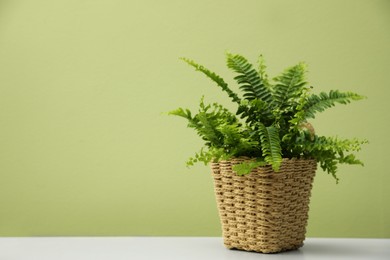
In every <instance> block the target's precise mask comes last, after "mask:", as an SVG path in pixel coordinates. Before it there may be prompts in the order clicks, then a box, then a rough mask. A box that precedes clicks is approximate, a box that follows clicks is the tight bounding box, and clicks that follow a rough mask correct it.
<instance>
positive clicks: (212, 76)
mask: <svg viewBox="0 0 390 260" xmlns="http://www.w3.org/2000/svg"><path fill="white" fill-rule="evenodd" d="M180 59H181V60H183V61H185V62H186V63H187V64H189V65H191V66H192V67H194V68H195V69H196V70H198V71H201V72H202V73H203V74H205V75H206V76H207V77H209V78H210V79H211V80H212V81H214V82H215V83H217V85H218V86H220V87H221V88H222V90H223V91H225V92H226V93H227V94H228V95H229V97H230V98H231V99H232V100H233V101H234V102H236V103H240V98H239V97H238V96H237V94H236V93H234V92H233V91H232V90H231V89H230V88H229V86H228V84H227V83H226V82H225V81H224V80H223V78H221V77H220V76H218V75H217V74H215V73H214V72H212V71H210V70H209V69H207V68H205V67H203V66H202V65H199V64H197V63H196V62H194V61H193V60H190V59H187V58H180Z"/></svg>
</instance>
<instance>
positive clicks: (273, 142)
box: [259, 124, 282, 172]
mask: <svg viewBox="0 0 390 260" xmlns="http://www.w3.org/2000/svg"><path fill="white" fill-rule="evenodd" d="M259 130H260V141H261V149H262V152H263V156H264V160H265V161H266V162H267V163H269V164H271V166H272V169H273V170H274V171H276V172H277V171H279V167H280V165H281V163H282V151H281V147H280V138H279V129H278V128H276V127H274V126H268V127H266V126H264V125H262V124H261V125H260V126H259Z"/></svg>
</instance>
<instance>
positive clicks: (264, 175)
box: [211, 158, 317, 253]
mask: <svg viewBox="0 0 390 260" xmlns="http://www.w3.org/2000/svg"><path fill="white" fill-rule="evenodd" d="M244 160H247V159H246V158H236V159H232V160H230V161H220V162H218V163H212V164H211V168H212V172H213V176H214V184H215V186H214V187H215V194H216V199H217V205H218V210H219V216H220V220H221V225H222V232H223V238H224V244H225V246H226V247H227V248H230V249H240V250H246V251H256V252H261V253H277V252H282V251H287V250H293V249H297V248H299V247H301V246H302V245H303V241H304V239H305V233H306V225H307V219H308V210H309V199H310V193H311V188H312V182H313V178H314V175H315V171H316V168H317V163H316V161H315V160H303V159H283V162H282V165H281V167H280V171H279V172H274V171H273V170H272V169H271V167H270V166H266V167H258V168H256V169H254V170H253V171H252V172H251V173H250V174H248V175H245V176H238V175H236V174H235V173H234V172H233V171H232V166H233V165H235V164H238V163H241V162H243V161H244Z"/></svg>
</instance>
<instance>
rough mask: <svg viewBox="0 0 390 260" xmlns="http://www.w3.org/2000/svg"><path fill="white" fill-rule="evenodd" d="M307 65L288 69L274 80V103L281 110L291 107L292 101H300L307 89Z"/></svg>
mask: <svg viewBox="0 0 390 260" xmlns="http://www.w3.org/2000/svg"><path fill="white" fill-rule="evenodd" d="M306 71H307V66H306V64H305V63H299V64H298V65H296V66H294V67H291V68H288V69H286V70H285V71H284V72H283V73H282V74H281V75H280V76H278V77H276V78H274V81H275V82H276V85H275V87H274V100H275V101H274V102H275V104H276V106H277V107H278V108H279V109H283V108H285V107H287V106H291V105H292V104H291V103H290V102H291V101H294V100H295V99H298V98H299V97H300V96H301V94H302V92H303V91H304V89H305V85H306V84H307V82H306V81H305V74H306Z"/></svg>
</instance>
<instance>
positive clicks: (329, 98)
mask: <svg viewBox="0 0 390 260" xmlns="http://www.w3.org/2000/svg"><path fill="white" fill-rule="evenodd" d="M363 98H364V97H363V96H360V95H358V94H356V93H352V92H344V93H343V92H340V91H338V90H331V91H330V92H329V94H327V93H325V92H321V93H320V94H319V95H314V94H313V95H311V96H309V97H308V100H307V102H306V105H305V107H304V110H305V111H306V117H307V118H314V117H315V114H316V113H317V112H322V111H324V110H325V109H327V108H330V107H333V106H334V105H335V104H336V103H339V104H348V103H350V102H351V101H352V100H360V99H363Z"/></svg>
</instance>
